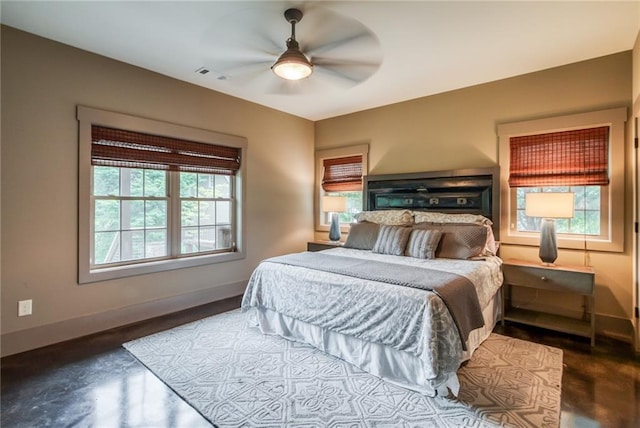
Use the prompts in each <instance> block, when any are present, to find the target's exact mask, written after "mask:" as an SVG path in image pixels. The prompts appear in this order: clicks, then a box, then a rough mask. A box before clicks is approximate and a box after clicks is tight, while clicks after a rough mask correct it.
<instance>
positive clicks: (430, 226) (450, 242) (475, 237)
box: [413, 223, 488, 260]
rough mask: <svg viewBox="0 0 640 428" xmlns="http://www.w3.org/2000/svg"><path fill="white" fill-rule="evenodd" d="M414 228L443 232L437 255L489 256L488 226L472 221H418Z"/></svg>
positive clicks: (470, 257)
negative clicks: (487, 252)
mask: <svg viewBox="0 0 640 428" xmlns="http://www.w3.org/2000/svg"><path fill="white" fill-rule="evenodd" d="M413 229H414V230H439V231H441V232H442V237H441V238H440V244H439V245H438V249H437V250H436V257H442V258H446V259H463V260H467V259H474V258H479V257H484V256H487V255H488V254H486V250H485V248H486V246H487V227H486V226H484V225H481V224H471V223H459V224H456V223H418V224H416V225H415V226H413Z"/></svg>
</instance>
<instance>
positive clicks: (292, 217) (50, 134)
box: [1, 27, 314, 355]
mask: <svg viewBox="0 0 640 428" xmlns="http://www.w3.org/2000/svg"><path fill="white" fill-rule="evenodd" d="M1 41H2V51H1V54H2V89H3V91H2V125H3V126H2V156H1V159H2V167H1V172H2V178H1V183H2V190H1V196H2V202H1V204H2V229H1V230H2V249H1V251H2V262H3V264H2V319H1V321H2V344H3V349H2V353H3V354H4V355H6V354H9V353H14V352H17V351H21V350H24V349H29V348H33V347H36V346H42V345H44V344H47V343H52V342H56V341H60V340H64V339H69V338H71V337H73V336H78V335H82V334H87V333H89V332H92V331H98V330H101V329H105V328H108V327H112V326H114V325H120V324H124V323H127V322H132V321H136V320H139V319H143V318H148V317H150V316H154V315H158V314H161V313H165V312H171V311H175V310H179V309H182V308H186V307H189V306H194V305H196V304H202V303H206V302H208V301H212V300H216V299H220V298H224V297H228V296H231V295H237V294H240V293H241V292H242V291H243V290H244V286H245V285H246V281H247V280H248V278H249V276H250V274H251V272H252V271H253V268H254V267H255V266H256V265H257V263H258V262H259V261H260V260H261V259H263V258H265V257H268V256H272V255H276V254H281V253H286V252H291V251H302V250H303V249H304V248H305V244H306V241H307V240H308V239H310V238H311V237H312V235H313V174H312V173H310V172H309V171H313V165H314V159H313V137H314V136H313V129H314V124H313V122H311V121H308V120H304V119H301V118H297V117H294V116H291V115H287V114H284V113H281V112H277V111H275V110H272V109H269V108H266V107H261V106H258V105H256V104H253V103H250V102H247V101H243V100H240V99H237V98H233V97H230V96H226V95H223V94H220V93H216V92H213V91H210V90H207V89H204V88H201V87H198V86H194V85H190V84H187V83H184V82H180V81H177V80H174V79H171V78H168V77H165V76H162V75H159V74H156V73H152V72H149V71H147V70H144V69H140V68H137V67H133V66H130V65H127V64H124V63H121V62H117V61H114V60H111V59H108V58H105V57H101V56H98V55H94V54H91V53H88V52H85V51H82V50H78V49H75V48H71V47H68V46H65V45H62V44H59V43H56V42H52V41H49V40H46V39H42V38H39V37H36V36H33V35H30V34H27V33H24V32H20V31H17V30H15V29H11V28H8V27H3V28H2V36H1ZM78 104H81V105H86V106H90V107H95V108H99V109H104V110H111V111H115V112H121V113H127V114H131V115H136V116H142V117H148V118H152V119H156V120H163V121H167V122H172V123H176V124H180V125H186V126H192V127H197V128H203V129H207V130H212V131H217V132H222V133H227V134H234V135H239V136H243V137H246V138H247V139H248V156H247V158H246V159H244V162H247V182H246V184H247V187H246V191H247V198H246V207H247V211H246V212H247V219H246V236H247V241H246V242H247V257H246V259H245V260H240V261H235V262H229V263H221V264H213V265H207V266H202V267H197V268H190V269H180V270H173V271H169V272H163V273H160V274H151V275H143V276H137V277H131V278H127V279H120V280H113V281H105V282H99V283H93V284H86V285H81V286H80V285H78V283H77V262H76V260H77V256H76V254H77V245H78V244H77V235H78V233H77V228H78V226H77V225H78V222H77V215H78V214H77V213H78V201H77V195H78V165H77V162H78V137H77V133H78V124H77V121H76V105H78ZM274 201H277V203H274ZM22 299H33V315H31V316H27V317H20V318H18V317H17V302H18V300H22Z"/></svg>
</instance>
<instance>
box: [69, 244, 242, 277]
mask: <svg viewBox="0 0 640 428" xmlns="http://www.w3.org/2000/svg"><path fill="white" fill-rule="evenodd" d="M244 258H245V253H244V252H243V251H236V252H233V253H222V254H207V255H202V256H192V257H186V258H180V259H171V260H160V261H153V262H146V263H145V262H142V263H136V264H132V265H126V266H116V267H108V268H98V269H90V268H89V267H88V266H87V268H86V269H81V270H80V272H79V274H78V284H88V283H92V282H99V281H108V280H111V279H118V278H127V277H130V276H137V275H146V274H151V273H157V272H165V271H169V270H175V269H184V268H190V267H196V266H204V265H208V264H214V263H224V262H229V261H234V260H241V259H244Z"/></svg>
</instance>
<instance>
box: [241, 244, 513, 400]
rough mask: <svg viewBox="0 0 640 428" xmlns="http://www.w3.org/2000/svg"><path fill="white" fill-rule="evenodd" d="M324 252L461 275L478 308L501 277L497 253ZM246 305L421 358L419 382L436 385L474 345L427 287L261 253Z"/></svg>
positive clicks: (491, 295) (348, 250)
mask: <svg viewBox="0 0 640 428" xmlns="http://www.w3.org/2000/svg"><path fill="white" fill-rule="evenodd" d="M322 253H323V254H333V255H342V256H346V257H350V258H353V259H366V260H377V261H379V262H388V263H394V264H398V265H402V266H412V267H416V268H428V269H435V270H439V271H445V272H455V273H457V274H461V275H463V276H464V277H465V278H467V279H469V280H470V281H471V282H472V283H473V285H474V287H475V290H476V293H477V295H478V299H479V300H480V306H481V307H482V308H483V310H484V308H485V307H486V306H487V305H488V304H489V302H491V301H492V300H493V298H494V295H495V293H496V292H497V291H498V290H499V289H500V286H501V284H502V271H501V269H500V265H501V260H500V259H499V258H498V257H491V258H489V259H488V260H485V261H470V260H454V259H433V260H425V259H416V258H413V257H401V256H390V255H385V254H376V253H372V252H371V251H364V250H354V249H351V248H334V249H331V250H325V251H322ZM316 254H317V253H316ZM425 272H427V271H426V270H425ZM252 307H254V308H259V309H261V310H263V309H265V310H271V311H274V312H276V313H279V314H282V315H286V316H287V317H289V318H292V319H295V320H298V321H302V322H304V323H307V324H310V325H313V326H317V327H320V328H321V329H323V330H327V331H331V332H335V333H340V334H343V335H346V336H351V337H355V338H358V339H360V340H363V341H365V342H369V343H375V344H379V345H382V346H384V347H388V348H392V349H393V350H395V351H398V352H401V353H406V354H409V355H411V356H413V357H415V358H417V359H418V360H419V361H420V362H421V367H422V374H421V375H420V376H421V378H420V379H421V380H420V382H422V383H423V384H424V383H426V384H430V385H432V386H433V387H434V388H436V387H439V386H440V385H442V384H443V383H444V382H445V381H446V380H447V379H448V378H450V376H452V374H453V375H455V373H456V371H457V370H458V368H459V367H460V364H461V362H462V360H463V356H465V355H466V356H467V358H468V356H469V354H468V352H469V351H473V349H475V347H476V346H477V345H478V343H477V342H476V341H475V339H474V343H468V344H470V345H471V346H472V347H473V349H470V350H469V351H467V352H464V351H463V350H462V345H461V343H460V336H459V335H458V332H457V330H456V326H455V324H454V322H453V319H452V317H451V314H450V312H449V310H448V309H447V307H446V305H445V304H444V302H443V300H442V299H441V298H440V297H439V296H438V295H436V293H434V292H432V291H428V290H422V289H418V288H413V287H402V286H398V285H394V284H388V283H384V282H377V281H371V280H367V279H361V278H356V277H350V276H346V275H340V274H336V273H332V272H325V271H319V270H314V269H308V268H305V267H300V266H293V265H284V264H281V263H272V262H269V261H266V260H265V261H263V262H262V263H260V264H259V265H258V267H256V269H255V270H254V271H253V273H252V275H251V278H250V279H249V283H248V284H247V289H246V291H245V294H244V297H243V300H242V309H243V310H249V309H250V308H252ZM472 337H475V336H474V334H473V333H472V334H471V335H470V336H469V338H470V340H471V338H472ZM356 365H357V364H356Z"/></svg>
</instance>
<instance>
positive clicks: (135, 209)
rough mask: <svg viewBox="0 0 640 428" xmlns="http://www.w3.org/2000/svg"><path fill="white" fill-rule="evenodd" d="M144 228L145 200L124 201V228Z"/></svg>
mask: <svg viewBox="0 0 640 428" xmlns="http://www.w3.org/2000/svg"><path fill="white" fill-rule="evenodd" d="M142 228H144V201H136V200H133V201H130V200H126V201H122V229H142Z"/></svg>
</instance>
